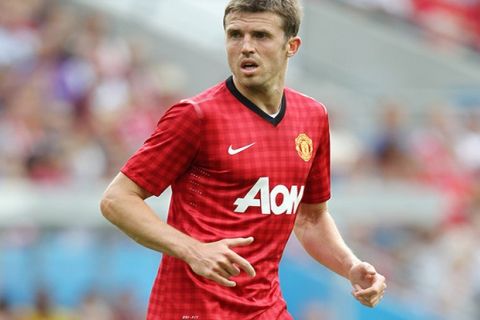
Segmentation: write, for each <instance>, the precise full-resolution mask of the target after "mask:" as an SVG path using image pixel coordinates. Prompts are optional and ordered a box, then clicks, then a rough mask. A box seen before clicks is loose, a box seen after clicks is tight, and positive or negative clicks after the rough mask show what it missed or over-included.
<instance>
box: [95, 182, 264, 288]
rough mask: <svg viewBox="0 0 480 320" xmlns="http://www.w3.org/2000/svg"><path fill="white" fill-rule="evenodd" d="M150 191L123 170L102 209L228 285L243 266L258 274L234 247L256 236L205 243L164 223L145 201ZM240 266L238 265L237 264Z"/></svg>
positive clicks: (134, 233) (132, 232) (132, 233)
mask: <svg viewBox="0 0 480 320" xmlns="http://www.w3.org/2000/svg"><path fill="white" fill-rule="evenodd" d="M150 196H151V194H149V193H148V192H147V191H145V190H144V189H142V188H141V187H140V186H138V185H137V184H136V183H135V182H133V181H132V180H130V179H129V178H128V177H127V176H126V175H124V174H123V173H119V174H118V175H117V176H116V177H115V179H114V180H113V181H112V183H111V184H110V185H109V186H108V188H107V190H106V191H105V193H104V195H103V198H102V200H101V204H100V208H101V211H102V213H103V215H104V216H105V218H106V219H107V220H109V221H110V222H111V223H113V224H114V225H116V226H117V227H118V228H119V229H121V230H122V231H123V232H125V233H126V234H127V235H128V236H129V237H131V238H132V239H134V240H135V241H136V242H138V243H139V244H141V245H143V246H145V247H148V248H150V249H153V250H156V251H160V252H162V253H164V254H166V255H170V256H173V257H176V258H179V259H181V260H184V261H185V262H186V263H188V264H189V265H190V267H191V268H192V270H193V271H194V272H195V273H197V274H199V275H201V276H204V277H206V278H208V279H211V280H213V281H216V282H217V283H219V284H222V285H224V286H235V282H233V281H231V280H229V279H228V278H229V277H231V276H234V275H238V274H239V272H240V270H239V268H238V267H240V268H241V269H243V270H245V271H246V272H247V273H248V274H249V275H251V276H254V275H255V271H254V269H253V267H252V266H251V265H250V264H249V263H248V261H246V260H245V259H244V258H242V257H240V256H239V255H237V254H236V253H235V252H234V251H232V250H231V249H230V248H231V247H235V246H242V245H248V244H250V243H251V242H252V241H253V238H251V237H250V238H236V239H223V240H220V241H216V242H211V243H202V242H200V241H198V240H196V239H194V238H192V237H190V236H188V235H186V234H184V233H182V232H180V231H179V230H177V229H175V228H174V227H172V226H170V225H168V224H167V223H165V222H163V221H162V220H161V219H160V218H159V217H158V216H157V215H156V214H155V212H154V211H153V210H152V209H151V208H150V207H149V206H148V205H147V204H146V203H145V201H144V200H145V199H146V198H148V197H150ZM237 266H238V267H237Z"/></svg>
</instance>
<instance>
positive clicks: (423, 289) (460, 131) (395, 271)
mask: <svg viewBox="0 0 480 320" xmlns="http://www.w3.org/2000/svg"><path fill="white" fill-rule="evenodd" d="M225 3H226V1H225V0H206V1H195V0H176V1H171V0H162V1H151V0H135V1H133V0H104V1H94V0H63V1H60V0H59V1H49V0H22V1H18V0H2V1H0V319H2V320H3V319H7V320H9V319H98V320H103V319H105V320H110V319H112V320H113V319H118V320H120V319H124V320H127V319H141V318H143V317H144V313H145V308H146V303H147V299H148V294H149V291H150V286H151V283H152V281H153V277H154V276H155V273H156V268H157V265H158V261H159V259H160V257H161V256H160V254H158V253H155V252H152V251H150V250H148V249H145V248H142V247H140V246H139V245H137V244H135V243H134V242H133V241H131V240H129V239H128V238H127V237H126V236H124V235H123V234H121V233H120V232H119V231H118V230H116V229H115V228H114V227H112V226H110V225H109V224H108V223H107V222H106V221H105V220H104V219H103V217H101V214H100V212H99V209H98V201H99V199H100V196H101V193H102V191H103V190H104V188H105V187H106V184H107V183H108V181H109V180H110V179H111V178H112V176H113V175H114V174H115V173H116V172H117V171H118V169H119V167H120V165H121V164H122V163H123V162H124V161H125V160H126V158H127V157H128V155H129V154H131V153H132V152H133V151H134V150H135V149H136V148H137V147H138V146H139V145H140V144H141V143H142V142H143V140H144V139H145V137H146V136H147V135H148V134H149V132H150V131H151V130H152V128H153V127H154V125H155V123H156V120H157V119H158V117H159V116H160V115H161V114H162V112H163V111H164V110H165V108H167V107H168V106H169V105H170V104H171V103H173V102H175V101H176V100H177V99H178V98H180V97H184V96H188V95H192V94H195V93H196V92H199V91H200V90H202V89H203V88H206V87H208V86H210V85H212V84H215V83H216V82H218V81H221V80H223V79H224V78H225V77H226V76H228V68H227V65H226V62H225V54H224V50H223V34H222V28H221V18H222V9H223V7H224V5H225ZM304 6H305V8H306V10H305V18H304V23H303V26H302V30H301V36H302V38H303V40H304V45H303V46H302V48H301V52H300V54H299V56H297V57H294V58H293V59H292V61H291V63H290V66H289V77H288V84H289V85H291V86H293V87H295V88H297V89H299V90H302V91H304V92H305V93H307V94H309V95H311V96H313V97H315V98H317V99H318V100H320V101H322V102H324V103H325V104H326V105H327V107H328V109H329V112H330V116H331V121H332V125H331V127H332V178H333V179H332V183H333V186H332V187H333V199H332V200H331V201H330V208H331V212H332V214H333V216H334V217H335V219H336V221H337V222H338V224H339V227H340V229H341V231H342V233H343V235H344V236H345V238H346V240H347V242H348V243H349V244H350V245H351V246H352V248H353V249H354V250H355V252H357V253H358V255H359V256H360V257H362V258H363V259H365V260H368V261H371V262H372V263H374V264H375V265H376V266H377V268H378V270H379V271H380V272H382V273H383V274H385V275H386V277H387V279H388V284H389V287H388V289H387V295H386V297H385V299H384V301H382V303H381V304H380V305H379V306H378V307H377V308H376V309H373V310H371V309H367V308H364V307H362V306H361V305H359V304H358V303H356V302H355V301H354V299H352V298H351V296H350V294H349V292H350V288H349V285H348V283H347V282H346V281H345V280H343V279H341V278H339V277H338V276H336V275H333V274H332V273H330V272H328V271H326V270H325V269H324V268H323V267H321V266H319V265H317V264H315V263H314V262H312V260H311V259H310V258H309V257H308V256H306V254H305V253H304V252H303V250H302V249H301V248H300V247H299V245H298V243H297V242H296V240H295V239H294V238H292V239H291V241H290V242H289V245H288V248H287V251H286V253H285V256H284V259H283V261H282V265H281V278H282V279H281V281H282V285H283V290H284V295H285V298H286V300H287V302H288V304H289V308H290V310H291V312H292V314H293V315H294V316H295V319H301V320H312V319H325V320H336V319H341V320H345V319H368V320H371V319H382V320H396V319H398V320H403V319H405V320H407V319H408V320H412V319H419V320H423V319H425V320H427V319H428V320H432V319H439V320H440V319H458V320H462V319H465V320H469V319H479V318H480V307H479V306H480V276H479V274H478V272H476V270H478V269H479V267H480V249H479V248H478V243H479V242H478V241H479V237H480V219H479V218H480V1H476V0H396V1H394V0H390V1H389V0H323V1H322V0H305V1H304ZM149 203H150V204H151V205H152V206H153V207H155V208H156V209H157V211H158V212H159V213H160V214H163V215H165V211H166V210H165V207H166V205H167V204H168V192H167V193H166V194H164V195H162V196H161V197H160V198H159V199H151V200H149ZM42 310H43V311H42ZM42 312H43V314H44V316H43V317H42V316H40V314H42Z"/></svg>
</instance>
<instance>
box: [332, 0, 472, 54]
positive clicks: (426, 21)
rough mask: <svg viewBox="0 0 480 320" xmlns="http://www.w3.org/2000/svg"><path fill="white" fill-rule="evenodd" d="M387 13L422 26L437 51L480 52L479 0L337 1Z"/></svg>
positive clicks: (373, 11)
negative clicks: (462, 48)
mask: <svg viewBox="0 0 480 320" xmlns="http://www.w3.org/2000/svg"><path fill="white" fill-rule="evenodd" d="M336 1H341V2H346V3H349V4H352V5H354V6H355V7H358V8H361V9H363V10H367V11H369V12H372V13H386V14H388V15H390V16H393V17H397V18H400V19H402V20H404V21H407V22H408V23H412V24H413V25H415V26H418V27H419V28H420V30H421V31H422V33H423V35H424V36H425V38H426V39H427V40H428V41H429V42H431V43H432V44H434V45H435V46H437V47H441V48H445V49H451V48H452V45H453V46H455V45H458V44H460V45H462V46H466V47H469V48H471V49H473V50H474V51H479V52H480V1H479V0H336Z"/></svg>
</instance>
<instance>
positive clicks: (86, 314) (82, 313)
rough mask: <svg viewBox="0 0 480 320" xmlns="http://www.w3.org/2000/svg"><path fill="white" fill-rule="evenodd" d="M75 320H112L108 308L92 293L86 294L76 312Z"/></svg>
mask: <svg viewBox="0 0 480 320" xmlns="http://www.w3.org/2000/svg"><path fill="white" fill-rule="evenodd" d="M76 319H77V320H91V319H96V320H113V319H114V318H113V313H112V310H111V308H110V306H109V305H108V304H107V303H106V302H105V301H104V300H103V299H102V298H101V297H100V296H98V295H97V294H95V293H94V292H90V293H88V294H87V295H86V296H85V297H84V299H83V302H82V305H81V306H80V308H79V311H78V312H77V317H76Z"/></svg>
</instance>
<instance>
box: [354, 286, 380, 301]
mask: <svg viewBox="0 0 480 320" xmlns="http://www.w3.org/2000/svg"><path fill="white" fill-rule="evenodd" d="M379 293H380V291H378V290H376V289H374V288H371V287H370V288H367V289H363V290H360V291H356V292H355V296H356V297H359V298H366V299H369V298H371V297H374V296H376V295H378V294H379Z"/></svg>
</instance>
